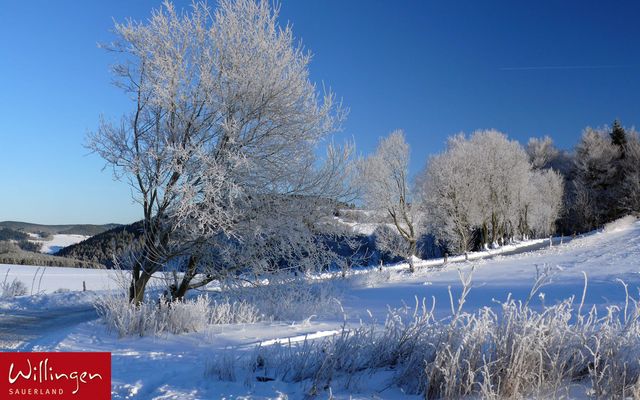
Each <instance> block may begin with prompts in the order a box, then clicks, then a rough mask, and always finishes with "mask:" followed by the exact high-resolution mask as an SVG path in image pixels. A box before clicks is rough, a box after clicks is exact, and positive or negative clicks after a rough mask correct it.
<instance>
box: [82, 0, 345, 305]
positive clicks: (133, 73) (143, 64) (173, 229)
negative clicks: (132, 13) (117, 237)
mask: <svg viewBox="0 0 640 400" xmlns="http://www.w3.org/2000/svg"><path fill="white" fill-rule="evenodd" d="M277 16H278V10H277V9H272V8H271V7H270V6H269V2H268V1H266V0H263V1H258V2H256V1H253V0H221V1H220V3H219V5H218V7H217V9H216V10H215V12H212V10H211V9H210V8H209V7H208V6H207V5H206V4H205V3H203V2H196V3H194V4H193V5H192V7H191V9H190V10H188V11H184V12H179V11H177V10H176V9H175V7H174V6H173V5H172V4H171V3H169V2H165V3H164V4H163V6H162V7H160V8H159V9H157V10H154V11H153V12H152V15H151V17H150V18H149V20H148V21H146V22H137V21H127V22H125V23H116V25H115V32H116V34H117V37H118V39H117V41H115V42H114V43H112V44H110V45H108V46H107V48H108V49H109V50H112V51H113V52H114V54H116V55H117V57H118V58H117V63H116V65H115V67H114V68H113V71H114V74H115V77H116V79H117V82H118V85H119V86H120V87H121V88H122V89H123V90H124V91H125V92H126V93H127V94H128V95H129V96H130V98H131V100H132V102H133V110H132V112H131V113H129V114H127V115H125V116H124V117H123V118H122V120H121V121H119V122H111V121H107V120H104V121H103V122H102V123H101V125H100V127H99V129H98V130H97V132H95V133H94V134H93V135H92V136H91V138H90V144H89V146H90V148H92V149H93V150H94V151H96V152H97V153H98V154H99V155H100V156H102V157H103V158H104V159H105V160H106V161H107V164H108V165H110V166H112V167H113V168H114V171H115V173H116V176H117V177H118V178H120V179H122V180H124V181H126V182H128V183H129V184H130V185H131V186H132V187H133V189H134V191H135V199H136V200H137V201H138V202H139V203H140V205H141V207H142V211H143V221H144V237H145V239H144V247H143V250H141V252H140V253H139V254H138V255H137V259H136V261H135V263H134V265H132V266H131V268H132V281H131V288H130V298H131V300H132V301H135V302H139V301H141V300H142V299H143V296H144V290H145V287H146V284H147V282H148V281H149V279H150V278H151V276H153V275H154V274H155V273H157V272H158V271H161V270H163V269H165V268H167V267H168V266H172V267H173V268H177V269H179V270H181V271H183V272H184V274H183V276H182V277H181V278H180V281H178V279H177V278H176V281H175V282H174V285H173V291H174V293H172V294H173V296H174V297H175V298H180V297H181V296H182V295H184V293H185V292H186V291H187V290H189V289H191V288H195V287H199V286H202V285H204V284H206V283H207V282H209V281H211V280H212V279H215V278H216V277H217V276H218V273H219V272H220V271H219V270H220V268H221V264H219V263H217V261H216V260H218V259H219V258H218V257H212V256H211V253H212V252H213V253H215V251H214V250H212V247H211V246H212V243H213V244H215V245H216V246H222V247H224V246H225V245H226V244H228V243H230V242H232V241H239V242H244V243H250V241H251V240H252V238H254V237H255V235H258V233H257V232H258V231H259V230H260V229H263V231H262V232H265V231H268V229H267V227H270V226H271V223H272V222H274V221H276V220H277V218H279V217H282V216H283V215H288V213H289V212H293V213H297V215H299V214H300V213H306V214H308V215H312V214H313V213H312V212H310V211H309V210H310V209H312V208H313V207H314V206H315V205H317V204H319V203H322V201H320V200H324V199H327V198H338V197H340V196H341V195H343V194H344V193H345V186H344V185H343V178H344V177H345V176H346V174H347V173H348V171H349V168H348V167H347V165H346V162H347V160H348V158H349V154H350V148H349V147H347V148H343V149H340V148H335V147H330V148H329V151H328V152H327V157H326V160H325V162H324V163H323V164H322V166H320V167H319V162H318V159H317V156H316V153H317V151H316V149H317V146H318V144H319V143H320V142H321V141H323V140H325V139H326V138H327V136H328V135H330V134H331V133H332V132H334V131H335V130H336V129H337V128H338V127H339V124H340V122H341V120H342V118H343V115H344V113H343V112H342V110H341V108H340V107H339V106H336V103H335V101H334V96H333V94H331V93H326V94H324V96H319V95H318V94H317V91H316V87H315V86H314V85H313V84H312V83H311V82H310V80H309V72H308V65H309V62H310V60H311V55H310V54H309V53H308V52H306V51H305V50H304V49H303V48H302V47H301V46H300V45H299V44H297V42H296V41H295V40H294V37H293V33H292V30H291V27H290V26H286V27H280V26H279V25H278V23H277ZM292 196H298V197H305V198H306V199H308V201H306V202H302V204H303V205H304V206H305V207H304V208H301V207H300V204H296V206H293V205H292V202H291V201H289V199H291V197H292ZM265 198H269V199H270V201H271V202H272V203H273V204H272V205H271V208H265V207H263V205H262V204H261V203H260V202H259V201H258V200H257V199H265ZM272 209H276V210H278V212H277V213H271V210H272ZM263 211H266V212H267V213H271V215H273V218H267V216H268V214H267V216H265V215H264V214H263ZM252 218H253V219H255V220H259V221H260V223H256V224H253V225H252V224H251V222H250V221H251V220H252ZM294 220H296V221H300V223H302V224H304V223H306V222H308V220H305V219H304V218H294ZM278 233H279V234H280V235H283V236H285V237H283V238H280V239H281V240H282V241H287V240H288V239H290V238H291V237H288V238H287V237H286V235H287V232H286V231H285V232H282V231H281V230H279V231H278ZM291 234H292V235H293V234H294V233H291ZM252 235H253V236H252ZM245 240H246V241H245ZM224 251H225V250H224V249H222V250H221V252H224ZM175 276H176V277H177V275H175Z"/></svg>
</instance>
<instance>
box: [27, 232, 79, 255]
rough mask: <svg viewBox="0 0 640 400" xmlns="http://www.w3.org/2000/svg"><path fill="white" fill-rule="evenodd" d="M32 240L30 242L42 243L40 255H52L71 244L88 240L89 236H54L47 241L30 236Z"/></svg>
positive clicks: (36, 236)
mask: <svg viewBox="0 0 640 400" xmlns="http://www.w3.org/2000/svg"><path fill="white" fill-rule="evenodd" d="M30 235H31V236H32V237H33V238H34V239H33V240H31V241H32V242H36V243H42V248H41V249H40V252H41V253H47V254H54V253H55V252H57V251H58V250H60V249H63V248H65V247H67V246H71V245H72V244H76V243H80V242H82V241H83V240H86V239H88V238H89V236H84V235H61V234H56V235H53V237H52V238H51V239H49V240H42V239H38V238H39V237H40V236H38V235H36V234H30Z"/></svg>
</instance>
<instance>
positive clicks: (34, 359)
mask: <svg viewBox="0 0 640 400" xmlns="http://www.w3.org/2000/svg"><path fill="white" fill-rule="evenodd" d="M110 398H111V353H72V352H69V353H0V399H15V400H23V399H24V400H26V399H42V400H49V399H55V400H67V399H73V400H85V399H86V400H109V399H110Z"/></svg>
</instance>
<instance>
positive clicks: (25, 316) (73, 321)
mask: <svg viewBox="0 0 640 400" xmlns="http://www.w3.org/2000/svg"><path fill="white" fill-rule="evenodd" d="M96 318H98V315H97V314H96V310H95V308H93V307H92V306H86V305H84V306H72V307H61V308H57V309H48V310H10V311H8V312H2V313H0V349H2V350H34V348H36V347H37V346H39V345H44V344H47V343H49V342H52V343H53V342H57V341H59V340H61V339H62V338H64V337H65V336H66V335H67V334H68V333H69V331H71V329H72V328H73V327H75V326H76V325H78V324H80V323H83V322H87V321H91V320H94V319H96Z"/></svg>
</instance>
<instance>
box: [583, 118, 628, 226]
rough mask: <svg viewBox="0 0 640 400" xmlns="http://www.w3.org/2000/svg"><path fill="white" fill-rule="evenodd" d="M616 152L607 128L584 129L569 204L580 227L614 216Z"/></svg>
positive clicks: (594, 224)
mask: <svg viewBox="0 0 640 400" xmlns="http://www.w3.org/2000/svg"><path fill="white" fill-rule="evenodd" d="M619 155H620V150H619V148H618V146H616V145H615V144H613V143H612V142H611V140H610V138H609V132H608V129H606V128H603V129H592V128H587V129H585V131H584V133H583V134H582V138H581V139H580V142H579V143H578V144H577V146H576V150H575V159H574V175H575V179H574V180H573V191H574V193H575V201H574V203H573V204H572V208H573V212H572V215H574V218H575V219H577V221H576V223H577V225H578V226H579V227H581V228H582V229H585V230H590V229H593V228H595V227H597V226H599V225H601V224H603V223H605V222H607V221H608V220H610V219H613V218H615V210H614V209H613V208H612V206H613V205H614V204H616V203H617V199H616V197H617V196H616V194H615V190H614V187H613V183H614V180H615V179H614V178H615V177H616V173H617V162H616V160H617V159H618V157H619Z"/></svg>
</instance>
